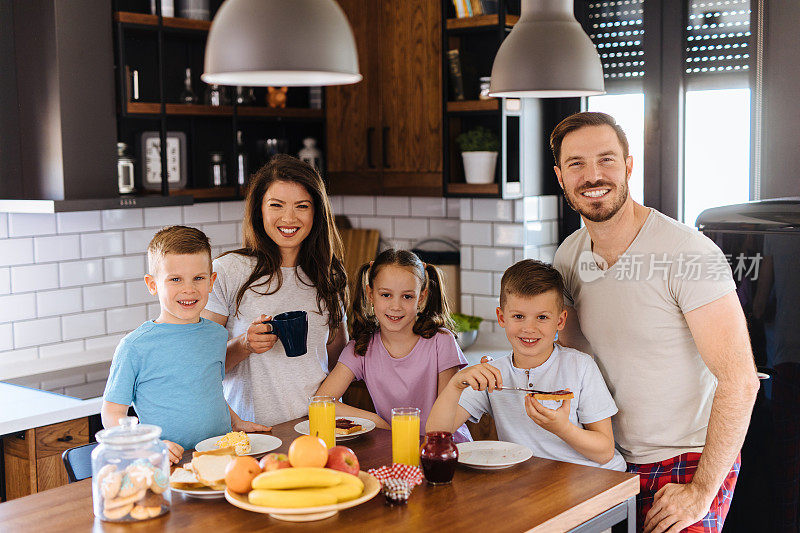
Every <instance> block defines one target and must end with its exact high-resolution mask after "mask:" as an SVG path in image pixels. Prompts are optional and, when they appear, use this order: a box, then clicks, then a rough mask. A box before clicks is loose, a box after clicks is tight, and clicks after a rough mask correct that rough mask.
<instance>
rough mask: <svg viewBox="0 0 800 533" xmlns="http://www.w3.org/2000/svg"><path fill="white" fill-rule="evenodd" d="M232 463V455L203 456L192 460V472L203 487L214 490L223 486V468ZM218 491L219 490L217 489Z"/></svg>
mask: <svg viewBox="0 0 800 533" xmlns="http://www.w3.org/2000/svg"><path fill="white" fill-rule="evenodd" d="M231 461H233V456H232V455H213V454H205V455H201V456H199V457H195V458H194V459H192V470H194V473H195V476H197V480H198V481H199V482H200V483H202V484H203V485H206V486H209V487H212V488H214V487H215V486H217V487H218V486H220V485H222V486H224V485H225V467H227V466H228V463H230V462H231ZM218 490H219V489H218Z"/></svg>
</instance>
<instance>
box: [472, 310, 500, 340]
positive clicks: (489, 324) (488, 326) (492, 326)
mask: <svg viewBox="0 0 800 533" xmlns="http://www.w3.org/2000/svg"><path fill="white" fill-rule="evenodd" d="M495 320H497V315H496V314H495V317H494V320H491V319H487V320H484V321H483V322H481V325H480V326H478V333H483V334H489V335H491V334H492V333H494V332H495V331H501V330H502V329H503V328H501V327H500V326H498V325H497V322H495Z"/></svg>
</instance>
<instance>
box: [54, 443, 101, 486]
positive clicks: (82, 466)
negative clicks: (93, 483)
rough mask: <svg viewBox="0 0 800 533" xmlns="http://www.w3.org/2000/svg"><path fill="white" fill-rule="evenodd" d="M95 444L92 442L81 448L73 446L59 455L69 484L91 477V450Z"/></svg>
mask: <svg viewBox="0 0 800 533" xmlns="http://www.w3.org/2000/svg"><path fill="white" fill-rule="evenodd" d="M97 444H98V443H96V442H92V443H89V444H84V445H82V446H75V447H74V448H70V449H69V450H64V453H62V454H61V460H62V461H64V468H66V469H67V477H68V478H69V482H70V483H75V482H76V481H80V480H82V479H86V478H87V477H92V450H94V448H95V446H97Z"/></svg>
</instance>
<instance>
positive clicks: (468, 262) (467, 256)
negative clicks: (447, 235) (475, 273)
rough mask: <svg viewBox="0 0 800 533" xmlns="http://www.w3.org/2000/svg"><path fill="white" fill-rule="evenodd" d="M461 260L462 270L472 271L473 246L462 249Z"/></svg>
mask: <svg viewBox="0 0 800 533" xmlns="http://www.w3.org/2000/svg"><path fill="white" fill-rule="evenodd" d="M459 260H460V262H461V265H460V268H461V270H471V269H472V246H462V247H461V254H460V256H459Z"/></svg>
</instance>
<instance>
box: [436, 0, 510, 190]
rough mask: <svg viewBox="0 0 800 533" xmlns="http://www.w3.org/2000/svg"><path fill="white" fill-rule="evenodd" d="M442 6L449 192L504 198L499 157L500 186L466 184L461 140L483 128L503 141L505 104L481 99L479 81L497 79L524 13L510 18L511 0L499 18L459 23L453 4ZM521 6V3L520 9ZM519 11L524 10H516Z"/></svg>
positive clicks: (448, 0)
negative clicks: (456, 84) (497, 59)
mask: <svg viewBox="0 0 800 533" xmlns="http://www.w3.org/2000/svg"><path fill="white" fill-rule="evenodd" d="M441 3H442V19H443V20H444V22H445V23H444V24H442V56H443V58H442V83H443V86H444V87H443V91H442V98H443V103H442V112H443V117H444V132H443V138H444V150H443V152H444V191H445V195H446V196H454V197H494V198H499V197H500V196H501V187H500V170H501V169H500V164H501V160H502V157H498V163H497V167H496V170H495V181H494V183H487V184H472V183H466V181H465V178H464V165H463V162H462V159H461V153H460V151H459V150H458V146H457V145H456V137H458V135H459V134H460V133H462V132H464V131H467V130H469V129H471V128H474V127H477V126H483V127H485V128H487V129H489V130H492V131H493V132H494V133H495V134H496V135H497V137H498V139H499V138H501V132H502V112H501V108H500V104H501V101H500V99H497V98H491V99H488V100H481V99H479V98H478V94H479V92H480V83H479V78H480V77H484V76H489V75H490V74H491V68H492V63H493V61H494V56H495V55H496V54H497V50H498V49H499V48H500V44H501V43H502V42H503V39H505V37H506V35H508V33H509V32H510V31H511V29H512V28H513V27H514V25H515V24H516V23H517V22H518V21H519V14H518V13H509V7H510V6H509V3H510V2H509V1H508V0H498V2H497V13H494V14H489V15H477V16H472V17H462V18H457V17H456V12H455V8H454V6H453V2H452V0H441ZM517 6H518V4H517ZM512 9H514V8H512ZM516 9H518V7H517V8H516ZM454 49H456V50H458V51H459V61H460V65H461V68H460V70H461V75H462V80H463V87H464V97H465V99H464V100H456V99H455V94H454V90H453V88H452V84H451V77H450V62H449V58H448V54H447V52H448V51H449V50H454Z"/></svg>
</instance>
